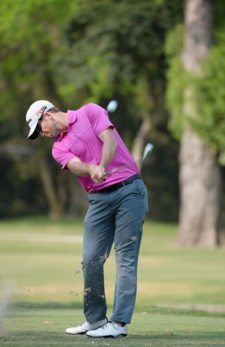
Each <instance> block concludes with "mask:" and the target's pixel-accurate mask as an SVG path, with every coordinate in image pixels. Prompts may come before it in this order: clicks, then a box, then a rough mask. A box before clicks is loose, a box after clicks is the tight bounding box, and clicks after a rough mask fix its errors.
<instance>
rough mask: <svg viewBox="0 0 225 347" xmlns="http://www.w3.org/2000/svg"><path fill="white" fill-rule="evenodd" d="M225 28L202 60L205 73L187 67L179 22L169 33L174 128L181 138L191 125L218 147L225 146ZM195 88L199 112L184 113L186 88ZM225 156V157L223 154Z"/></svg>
mask: <svg viewBox="0 0 225 347" xmlns="http://www.w3.org/2000/svg"><path fill="white" fill-rule="evenodd" d="M224 33H225V31H222V32H221V31H220V33H219V34H218V35H217V39H216V42H215V45H214V46H213V48H212V49H211V51H210V54H209V56H208V57H207V59H206V60H205V61H203V63H202V68H201V74H200V75H199V76H193V75H192V74H191V73H188V72H187V71H185V70H184V68H183V65H182V59H181V51H182V45H181V40H182V38H183V28H182V26H181V25H178V26H177V27H176V28H175V30H173V31H172V32H170V34H169V35H168V37H167V43H166V52H167V55H168V59H169V65H170V68H169V70H168V75H167V77H168V88H167V105H168V108H169V109H170V111H171V113H172V117H171V121H170V129H171V131H172V132H173V134H174V136H175V137H176V138H177V139H179V138H180V136H181V133H182V131H183V129H184V128H185V127H186V126H187V125H190V126H191V127H192V128H193V129H195V130H196V131H197V132H198V133H199V135H200V136H201V137H202V138H203V139H204V141H205V142H207V143H208V144H209V145H210V146H211V147H212V148H213V149H214V150H215V151H218V152H221V156H222V155H223V151H224V149H225V137H224V132H225V90H224V85H225V75H224V73H223V71H224V70H225V60H224V56H225V48H224V47H225V39H224ZM187 87H188V88H191V90H192V96H191V99H190V102H194V104H195V116H194V117H190V115H188V114H184V90H185V89H186V88H187ZM221 158H222V157H221Z"/></svg>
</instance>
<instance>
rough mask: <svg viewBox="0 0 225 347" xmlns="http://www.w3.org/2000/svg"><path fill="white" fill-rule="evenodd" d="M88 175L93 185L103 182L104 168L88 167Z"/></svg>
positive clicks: (97, 166) (98, 166) (104, 177)
mask: <svg viewBox="0 0 225 347" xmlns="http://www.w3.org/2000/svg"><path fill="white" fill-rule="evenodd" d="M89 175H90V177H91V179H92V180H93V181H94V182H95V183H101V182H104V181H105V179H106V172H105V168H104V167H103V166H101V165H89Z"/></svg>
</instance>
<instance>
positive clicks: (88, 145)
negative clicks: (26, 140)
mask: <svg viewBox="0 0 225 347" xmlns="http://www.w3.org/2000/svg"><path fill="white" fill-rule="evenodd" d="M67 114H68V121H69V125H68V129H67V132H66V133H64V134H61V135H60V136H59V137H58V138H57V139H56V140H55V142H54V144H53V148H52V155H53V157H54V159H55V160H56V161H57V162H58V163H59V164H60V165H61V167H62V169H66V168H67V163H68V162H69V161H70V160H71V159H72V158H73V157H74V156H76V157H78V158H79V159H80V160H81V161H82V162H84V163H87V164H96V165H98V164H99V163H100V162H101V154H102V145H103V142H102V141H101V140H100V138H99V135H100V134H101V133H102V132H103V130H105V129H107V128H112V129H113V132H114V135H115V138H116V140H117V143H118V147H117V149H116V153H115V155H114V157H113V159H112V161H111V162H110V163H109V164H108V166H107V168H106V170H107V171H109V170H112V169H114V168H117V167H118V166H120V165H123V164H129V167H124V168H122V169H120V170H119V171H117V172H115V173H113V174H110V175H108V176H107V177H106V180H105V181H104V182H102V183H95V182H94V181H93V180H92V179H91V178H90V177H89V176H78V180H79V183H80V185H81V186H82V187H83V188H84V189H85V190H86V191H87V192H93V191H98V190H101V189H103V188H106V187H108V186H111V185H112V184H115V183H118V182H121V181H123V180H125V179H127V178H129V177H131V176H133V175H134V174H136V173H137V172H138V168H137V165H136V163H135V161H134V159H133V157H132V155H131V154H130V152H129V150H128V149H127V147H126V146H125V144H124V142H123V141H122V139H121V137H120V136H119V134H118V132H117V131H116V129H115V128H114V126H113V124H112V123H111V121H110V120H109V117H108V113H107V111H106V110H105V109H103V108H102V107H100V106H98V105H96V104H87V105H85V106H83V107H81V108H79V109H78V110H75V111H70V110H69V111H68V112H67Z"/></svg>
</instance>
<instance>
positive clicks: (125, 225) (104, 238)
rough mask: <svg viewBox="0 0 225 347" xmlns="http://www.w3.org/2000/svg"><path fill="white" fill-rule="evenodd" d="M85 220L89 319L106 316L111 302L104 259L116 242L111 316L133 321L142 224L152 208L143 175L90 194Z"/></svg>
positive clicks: (85, 309)
mask: <svg viewBox="0 0 225 347" xmlns="http://www.w3.org/2000/svg"><path fill="white" fill-rule="evenodd" d="M88 200H89V203H90V206H89V209H88V211H87V214H86V216H85V220H84V226H85V230H84V240H83V262H82V265H83V276H84V315H85V317H86V320H87V321H88V322H89V323H94V322H97V321H100V320H104V319H105V318H106V314H107V305H106V298H105V289H104V263H105V261H106V259H107V257H108V256H109V253H110V250H111V247H112V244H113V242H114V247H115V257H116V285H115V293H114V305H113V314H112V317H111V319H110V320H112V321H116V322H124V323H130V321H131V317H132V314H133V309H134V305H135V299H136V289H137V262H138V254H139V249H140V243H141V237H142V225H143V222H144V219H145V216H146V214H147V212H148V197H147V189H146V187H145V185H144V183H143V181H142V179H137V180H135V181H133V182H132V183H130V184H128V185H127V186H124V187H121V188H119V189H117V190H115V191H112V192H102V193H92V194H90V193H89V194H88Z"/></svg>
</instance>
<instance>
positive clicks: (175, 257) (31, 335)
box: [0, 218, 225, 347]
mask: <svg viewBox="0 0 225 347" xmlns="http://www.w3.org/2000/svg"><path fill="white" fill-rule="evenodd" d="M176 237H177V229H176V226H175V225H167V224H161V223H146V224H145V230H144V235H143V242H142V248H141V254H140V261H139V281H138V297H137V303H136V308H135V312H134V316H133V321H132V324H131V325H130V327H129V336H128V337H127V338H125V339H116V340H111V339H103V340H93V339H89V338H87V337H86V336H78V337H74V336H67V335H66V334H64V329H65V328H66V327H68V326H71V325H74V324H77V323H80V322H81V321H82V319H83V315H82V295H83V294H82V292H83V290H82V271H81V264H80V262H81V254H82V223H81V222H80V221H78V220H77V221H74V220H69V219H64V220H63V219H62V220H60V221H51V220H48V219H47V218H35V219H32V218H30V219H21V220H15V221H4V222H1V223H0V288H3V287H4V286H8V285H10V286H13V288H14V292H15V296H14V300H13V303H12V305H11V306H10V308H9V310H8V314H7V316H6V319H5V327H6V328H7V331H8V335H6V336H4V337H1V338H0V346H1V347H5V346H10V347H11V346H21V347H28V346H29V347H30V346H32V347H36V346H37V347H39V346H58V347H59V346H60V347H62V346H74V345H77V346H92V345H94V346H114V345H115V346H117V347H120V346H124V347H125V346H134V347H138V346H146V347H147V346H163V347H164V346H167V347H170V346H171V347H172V346H225V312H216V311H215V312H207V311H205V310H204V306H203V309H201V310H200V309H199V307H200V306H198V305H199V304H205V305H207V306H206V307H211V305H217V306H218V307H222V308H223V307H224V306H223V305H225V295H224V293H225V271H224V262H225V252H224V249H211V250H209V249H201V248H198V249H194V248H186V249H181V248H179V247H178V246H177V244H176ZM105 277H106V294H107V301H108V305H109V312H108V313H109V316H110V312H111V308H112V302H113V292H114V256H113V251H112V254H111V256H110V258H109V259H108V261H107V263H106V270H105ZM179 304H186V305H189V304H190V307H189V306H187V309H179ZM160 305H167V307H164V306H160ZM170 305H171V306H170ZM176 305H177V306H176ZM195 305H196V308H195ZM188 307H189V308H188Z"/></svg>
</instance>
